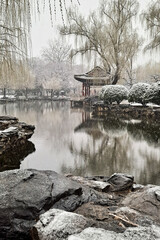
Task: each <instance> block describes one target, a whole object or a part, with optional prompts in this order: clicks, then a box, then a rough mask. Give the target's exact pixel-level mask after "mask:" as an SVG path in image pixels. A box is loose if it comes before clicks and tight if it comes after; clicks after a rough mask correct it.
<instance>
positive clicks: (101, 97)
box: [99, 85, 108, 100]
mask: <svg viewBox="0 0 160 240" xmlns="http://www.w3.org/2000/svg"><path fill="white" fill-rule="evenodd" d="M106 87H108V85H105V86H103V87H102V89H101V92H100V95H99V98H100V99H101V100H103V98H104V93H105V90H106Z"/></svg>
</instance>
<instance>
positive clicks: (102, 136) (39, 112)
mask: <svg viewBox="0 0 160 240" xmlns="http://www.w3.org/2000/svg"><path fill="white" fill-rule="evenodd" d="M0 114H1V115H11V116H15V117H18V118H19V120H20V121H24V122H26V123H28V124H33V125H35V127H36V129H35V133H34V135H33V136H32V138H31V139H30V141H31V142H32V143H33V144H32V143H30V144H29V146H28V148H27V149H25V151H24V150H22V151H23V154H19V153H18V152H17V153H16V154H15V153H14V157H13V159H17V160H18V161H19V160H20V161H21V163H20V166H18V167H16V168H19V167H20V168H21V169H26V168H34V169H39V170H54V171H56V172H58V173H62V174H65V173H71V174H74V175H81V176H91V175H106V176H110V175H111V174H113V173H114V172H122V173H128V174H132V175H134V176H135V181H136V182H137V183H141V184H147V183H151V184H158V185H159V184H160V124H159V123H158V122H147V121H145V122H141V121H137V120H130V121H127V120H122V119H118V118H117V119H116V118H108V119H105V120H104V119H94V118H92V116H91V111H89V110H88V111H85V110H84V109H74V108H70V103H69V102H43V101H42V102H38V101H35V102H18V103H8V104H1V105H0ZM12 155H13V153H11V158H12ZM6 158H9V157H8V156H6ZM11 160H12V159H10V161H11Z"/></svg>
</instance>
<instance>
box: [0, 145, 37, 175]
mask: <svg viewBox="0 0 160 240" xmlns="http://www.w3.org/2000/svg"><path fill="white" fill-rule="evenodd" d="M34 151H35V146H34V144H33V143H32V142H30V141H27V142H26V143H25V144H24V145H22V146H19V147H16V148H14V149H12V150H11V151H8V152H6V153H4V154H2V155H1V156H0V171H4V170H10V169H17V168H19V167H20V163H21V161H22V160H23V159H24V158H25V157H27V156H28V155H29V154H31V153H33V152H34Z"/></svg>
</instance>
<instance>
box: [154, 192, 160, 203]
mask: <svg viewBox="0 0 160 240" xmlns="http://www.w3.org/2000/svg"><path fill="white" fill-rule="evenodd" d="M155 195H156V198H157V200H158V201H160V189H159V190H156V191H155Z"/></svg>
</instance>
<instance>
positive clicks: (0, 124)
mask: <svg viewBox="0 0 160 240" xmlns="http://www.w3.org/2000/svg"><path fill="white" fill-rule="evenodd" d="M34 129H35V127H34V126H32V125H28V124H26V123H23V122H19V121H18V119H17V118H15V117H9V116H0V171H4V170H8V169H15V168H19V165H20V162H21V161H22V160H23V159H24V158H25V157H26V156H27V155H28V154H30V153H32V152H33V151H35V147H34V144H33V143H32V142H30V141H28V139H29V138H30V137H31V136H32V135H33V133H34Z"/></svg>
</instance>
